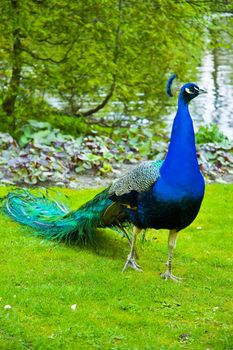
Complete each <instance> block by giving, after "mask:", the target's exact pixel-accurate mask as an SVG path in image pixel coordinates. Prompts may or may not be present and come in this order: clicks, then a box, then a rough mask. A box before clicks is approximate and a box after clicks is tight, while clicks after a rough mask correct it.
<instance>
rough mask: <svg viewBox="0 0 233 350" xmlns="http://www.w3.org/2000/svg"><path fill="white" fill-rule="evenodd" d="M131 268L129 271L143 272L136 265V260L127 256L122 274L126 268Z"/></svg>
mask: <svg viewBox="0 0 233 350" xmlns="http://www.w3.org/2000/svg"><path fill="white" fill-rule="evenodd" d="M128 266H129V267H131V269H133V270H136V271H139V272H143V270H142V268H141V266H140V265H138V264H137V263H136V260H135V259H134V258H132V257H131V256H130V255H129V256H128V258H127V260H126V263H125V266H124V267H123V269H122V272H124V271H125V270H126V268H127V267H128Z"/></svg>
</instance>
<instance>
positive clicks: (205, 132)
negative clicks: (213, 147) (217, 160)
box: [196, 124, 228, 144]
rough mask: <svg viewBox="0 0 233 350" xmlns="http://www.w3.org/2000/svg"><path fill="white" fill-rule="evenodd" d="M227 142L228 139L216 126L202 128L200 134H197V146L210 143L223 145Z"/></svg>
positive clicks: (210, 125)
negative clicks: (222, 143)
mask: <svg viewBox="0 0 233 350" xmlns="http://www.w3.org/2000/svg"><path fill="white" fill-rule="evenodd" d="M227 140H228V139H227V137H226V136H225V135H224V134H223V133H222V132H221V131H220V130H219V128H218V126H217V125H216V124H209V125H206V126H200V128H199V130H198V132H197V133H196V142H197V144H204V143H208V142H213V143H214V142H218V143H221V142H223V141H227Z"/></svg>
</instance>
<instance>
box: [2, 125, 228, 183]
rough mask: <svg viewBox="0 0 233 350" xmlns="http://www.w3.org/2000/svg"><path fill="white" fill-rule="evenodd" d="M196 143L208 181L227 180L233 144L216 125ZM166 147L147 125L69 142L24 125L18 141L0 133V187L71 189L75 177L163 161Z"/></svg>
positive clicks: (43, 129)
mask: <svg viewBox="0 0 233 350" xmlns="http://www.w3.org/2000/svg"><path fill="white" fill-rule="evenodd" d="M122 135H124V137H122ZM197 142H198V145H197V152H198V156H199V163H200V165H201V169H202V172H203V173H204V175H205V176H206V177H207V178H208V179H209V180H210V181H212V180H214V181H219V182H220V181H222V175H224V174H229V175H230V176H233V143H232V141H230V140H228V139H227V138H226V137H225V136H224V135H223V134H221V133H220V132H219V130H218V128H217V126H216V125H215V126H214V127H213V125H212V126H206V127H205V128H204V127H201V128H200V131H199V132H197ZM167 147H168V139H167V137H166V136H165V135H163V134H162V135H160V137H158V135H156V134H155V135H154V131H153V126H152V125H151V124H148V125H145V126H142V125H135V126H134V127H131V128H130V130H127V129H124V130H122V129H116V130H114V131H113V132H112V133H111V135H107V134H106V133H105V134H99V133H98V132H97V131H96V130H89V132H88V134H86V135H85V134H81V135H79V136H78V137H76V138H75V137H73V136H71V135H67V134H64V133H62V131H61V130H60V129H58V128H52V126H51V125H50V124H49V123H47V122H38V121H35V120H30V121H29V122H28V124H26V125H25V126H24V128H23V129H22V131H21V134H20V137H19V138H18V140H16V139H14V138H13V137H12V136H11V135H9V134H7V133H0V179H1V182H2V184H17V185H27V186H28V185H38V184H39V185H42V184H48V183H49V184H50V185H53V186H64V185H65V186H67V187H73V188H76V187H78V186H79V179H78V175H80V174H85V175H86V173H87V172H88V171H89V172H91V173H92V174H96V175H97V176H99V177H111V178H112V177H114V170H115V169H117V168H119V169H121V168H122V164H127V165H129V166H130V165H132V166H133V165H134V164H135V163H138V162H142V161H143V160H148V159H149V160H150V159H154V160H160V159H164V157H165V154H166V152H167ZM105 183H106V182H105Z"/></svg>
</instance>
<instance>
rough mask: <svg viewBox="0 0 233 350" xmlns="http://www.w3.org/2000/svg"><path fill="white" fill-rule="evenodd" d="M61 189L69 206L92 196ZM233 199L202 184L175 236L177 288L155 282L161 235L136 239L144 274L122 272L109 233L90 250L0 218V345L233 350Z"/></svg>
mask: <svg viewBox="0 0 233 350" xmlns="http://www.w3.org/2000/svg"><path fill="white" fill-rule="evenodd" d="M62 191H63V192H64V193H65V194H67V195H68V196H69V200H70V203H71V206H72V207H73V208H76V207H77V206H79V205H80V204H82V203H83V202H85V201H86V200H87V199H89V198H91V197H92V196H93V195H94V194H95V193H96V192H97V191H94V190H85V191H72V190H62ZM4 193H6V189H4V188H2V189H1V192H0V194H1V195H3V194H4ZM232 199H233V185H209V186H207V191H206V195H205V199H204V202H203V206H202V209H201V211H200V213H199V215H198V217H197V219H196V220H195V222H194V223H193V224H192V225H191V226H190V227H188V228H187V229H185V230H183V231H182V232H181V233H180V236H179V238H178V242H177V249H176V252H175V257H174V273H175V274H176V275H178V276H180V277H184V281H183V282H182V283H180V284H176V283H174V282H172V281H164V280H162V279H161V278H160V273H161V272H163V271H164V268H165V266H164V261H165V260H166V257H167V233H166V232H165V231H160V232H158V231H157V232H156V231H153V230H151V231H149V232H148V234H147V239H146V241H145V242H144V243H142V242H139V244H138V252H139V255H140V260H139V263H140V265H142V267H143V269H144V273H137V272H135V271H133V270H127V271H126V272H125V273H124V274H122V273H121V269H122V267H123V265H124V262H125V259H126V256H127V254H128V251H129V246H128V243H127V241H126V240H125V239H122V238H121V236H120V235H118V234H117V233H115V232H113V231H110V230H103V231H100V232H99V244H98V245H97V246H96V247H92V248H91V247H78V246H69V245H65V244H62V243H56V242H49V241H44V240H41V239H40V238H35V237H33V236H30V234H29V231H28V229H27V228H25V227H22V226H20V225H18V224H17V223H14V222H12V221H11V220H10V219H8V218H6V217H3V216H1V217H0V219H1V224H0V261H1V265H0V266H1V273H0V349H7V350H9V349H17V350H21V349H33V350H34V349H43V350H44V349H75V350H76V349H82V350H84V349H106V350H110V349H112V350H118V349H119V350H120V349H124V350H136V349H138V350H142V349H143V350H149V349H156V350H162V349H163V350H175V349H191V350H193V349H195V350H206V349H210V350H230V349H231V350H232V349H233V324H232V320H233V298H232V297H233V274H232V270H233V269H232V267H233V258H232V237H233V208H232ZM74 304H76V309H75V310H73V309H72V308H71V306H72V305H74ZM5 305H10V306H11V309H5V308H4V307H5Z"/></svg>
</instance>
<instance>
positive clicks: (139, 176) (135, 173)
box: [108, 161, 163, 200]
mask: <svg viewBox="0 0 233 350" xmlns="http://www.w3.org/2000/svg"><path fill="white" fill-rule="evenodd" d="M162 163H163V161H156V162H155V161H148V162H143V163H141V164H140V165H138V166H137V167H135V168H133V169H132V170H131V171H129V172H128V173H127V174H125V175H124V176H122V177H121V178H119V179H117V180H115V181H114V182H113V183H112V185H111V186H110V188H109V190H108V193H109V198H110V199H113V200H114V199H116V197H121V196H125V195H127V194H130V193H132V192H146V191H147V190H148V189H149V188H150V186H152V185H153V184H154V183H155V182H156V181H157V179H158V177H159V175H160V168H161V165H162Z"/></svg>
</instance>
